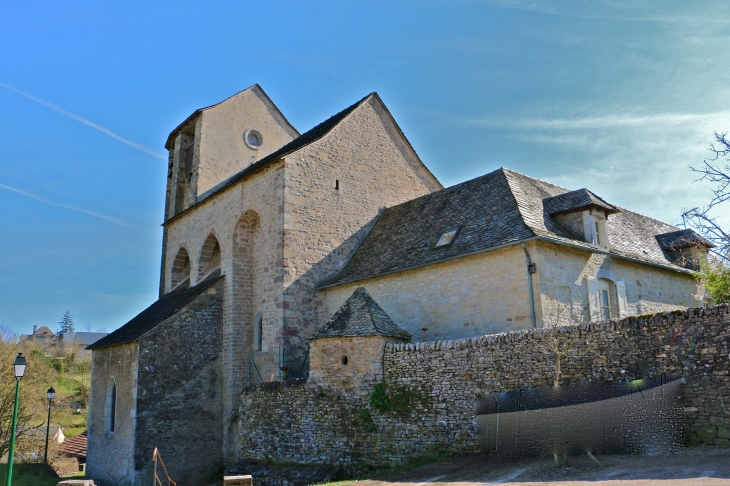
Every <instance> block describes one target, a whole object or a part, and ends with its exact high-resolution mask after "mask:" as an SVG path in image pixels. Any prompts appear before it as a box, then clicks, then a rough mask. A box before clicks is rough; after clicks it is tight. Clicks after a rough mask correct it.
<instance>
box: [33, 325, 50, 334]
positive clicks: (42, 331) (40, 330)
mask: <svg viewBox="0 0 730 486" xmlns="http://www.w3.org/2000/svg"><path fill="white" fill-rule="evenodd" d="M36 334H41V335H42V334H52V335H54V336H55V335H56V333H55V332H53V331H51V330H50V329H49V328H48V326H41V327H39V328H38V329H36V331H35V332H34V333H33V334H32V335H36Z"/></svg>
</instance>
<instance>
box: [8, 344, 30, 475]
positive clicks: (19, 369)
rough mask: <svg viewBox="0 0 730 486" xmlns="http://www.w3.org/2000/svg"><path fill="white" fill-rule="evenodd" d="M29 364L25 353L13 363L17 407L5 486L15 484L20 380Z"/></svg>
mask: <svg viewBox="0 0 730 486" xmlns="http://www.w3.org/2000/svg"><path fill="white" fill-rule="evenodd" d="M26 366H28V362H27V361H26V360H25V358H24V357H23V353H18V356H16V357H15V361H13V374H14V375H15V407H13V426H12V428H11V429H10V451H8V477H7V480H6V481H5V486H11V485H12V482H13V458H14V456H15V432H16V430H15V429H16V428H17V427H18V401H19V399H20V380H22V379H23V375H24V374H25V368H26Z"/></svg>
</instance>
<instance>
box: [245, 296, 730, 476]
mask: <svg viewBox="0 0 730 486" xmlns="http://www.w3.org/2000/svg"><path fill="white" fill-rule="evenodd" d="M551 336H557V339H559V341H560V342H562V343H564V344H569V346H570V351H569V353H568V354H567V355H566V356H565V357H564V358H563V361H562V363H561V364H562V375H561V382H563V383H567V382H579V381H581V380H588V379H590V380H607V381H610V380H619V379H638V378H641V377H646V376H658V375H661V374H664V373H666V374H668V375H670V376H673V377H684V378H685V380H686V385H685V387H684V396H683V400H684V403H685V405H686V407H685V412H686V419H687V428H688V432H689V434H688V435H689V440H690V441H691V442H693V443H696V442H704V443H707V444H714V445H717V446H724V447H727V446H730V440H728V438H727V436H728V434H729V433H730V306H728V305H720V306H716V307H712V308H707V309H705V308H694V309H689V310H686V311H676V312H662V313H658V314H653V315H646V316H640V317H631V318H627V319H623V320H620V321H603V322H591V323H586V324H582V325H579V326H572V327H562V328H558V329H557V330H545V329H540V330H535V331H520V332H512V333H504V334H497V335H487V336H480V337H475V338H470V339H460V340H453V341H436V342H421V343H412V344H386V345H385V348H384V351H383V357H382V359H383V385H384V387H385V390H386V391H387V393H388V394H389V396H390V401H391V404H393V406H392V407H391V409H389V410H385V411H379V410H378V409H377V408H374V407H373V405H372V404H371V401H370V396H369V395H368V393H367V392H362V391H361V389H359V388H355V387H349V388H345V387H342V386H341V385H340V384H339V382H338V381H333V382H330V383H328V384H327V383H325V384H322V383H321V382H320V383H318V384H314V383H308V382H306V381H304V380H298V381H292V382H284V383H282V382H279V383H270V384H264V385H259V386H251V387H247V388H245V389H244V391H243V393H242V394H241V411H242V413H241V417H240V435H239V442H240V456H241V458H245V459H249V460H274V461H281V462H293V463H307V464H340V465H343V466H346V467H351V468H357V467H360V466H361V465H363V464H369V465H382V464H398V463H402V462H404V461H408V460H412V459H416V458H419V457H424V456H428V455H434V454H443V453H466V452H477V451H479V450H480V449H481V447H482V445H481V444H480V442H479V440H478V434H477V431H478V430H477V428H478V426H477V416H476V411H477V403H478V401H479V400H480V399H481V398H483V397H484V396H486V395H488V394H490V393H497V392H502V391H510V390H516V389H520V388H527V387H536V386H543V385H550V384H552V381H553V379H554V371H555V364H556V357H555V355H554V354H553V353H552V352H551V351H550V348H549V346H548V344H547V343H548V339H549V338H550V337H551ZM373 390H374V387H373V386H372V385H371V387H370V393H371V394H372V393H373Z"/></svg>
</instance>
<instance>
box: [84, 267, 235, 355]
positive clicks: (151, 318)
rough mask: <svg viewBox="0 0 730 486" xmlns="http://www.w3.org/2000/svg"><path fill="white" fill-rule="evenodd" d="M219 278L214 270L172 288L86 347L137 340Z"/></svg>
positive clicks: (112, 344) (95, 347)
mask: <svg viewBox="0 0 730 486" xmlns="http://www.w3.org/2000/svg"><path fill="white" fill-rule="evenodd" d="M221 278H223V276H221V274H220V270H216V271H215V272H213V273H211V274H210V275H209V276H208V277H207V278H206V279H205V280H203V281H202V282H200V283H199V284H197V285H196V286H194V287H190V288H187V289H181V290H173V291H172V292H169V293H167V294H165V295H163V296H162V297H160V298H159V300H157V302H155V303H154V304H152V305H151V306H149V307H148V308H146V309H145V310H143V311H142V312H140V313H139V314H138V315H137V316H136V317H135V318H134V319H132V320H131V321H129V322H128V323H126V324H125V325H123V326H122V327H120V328H119V329H117V330H116V331H114V332H112V333H111V334H109V335H108V336H106V337H103V338H101V339H99V340H98V341H96V342H95V343H94V344H92V345H91V346H88V347H87V348H86V349H99V348H103V347H106V346H114V345H116V344H124V343H131V342H134V341H136V340H138V339H139V338H140V337H142V336H143V335H144V334H146V333H147V332H149V331H151V330H152V329H154V328H155V327H157V326H158V325H159V324H162V323H163V322H164V321H165V320H167V319H169V318H170V317H172V316H173V315H175V314H177V313H178V312H179V311H180V310H182V309H183V308H184V307H185V306H186V305H188V304H189V303H191V302H192V301H193V300H195V299H196V298H197V297H198V296H199V295H201V294H202V293H203V292H205V291H206V290H208V288H210V287H211V286H212V285H213V284H215V283H216V282H217V281H218V280H220V279H221Z"/></svg>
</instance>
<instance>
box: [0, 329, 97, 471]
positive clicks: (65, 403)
mask: <svg viewBox="0 0 730 486" xmlns="http://www.w3.org/2000/svg"><path fill="white" fill-rule="evenodd" d="M58 349H59V352H58V353H48V352H44V351H43V350H41V349H38V348H36V347H34V346H33V345H32V344H30V343H27V342H23V343H21V342H19V338H18V335H17V334H15V333H13V332H12V331H11V330H10V329H9V328H7V327H6V326H4V325H2V324H0V456H1V455H4V454H5V453H7V452H8V448H9V445H10V431H11V423H12V415H13V405H14V401H15V383H16V382H15V377H14V376H13V369H12V363H13V360H14V359H15V357H16V356H17V355H18V353H23V356H25V357H26V359H27V360H28V367H27V368H26V373H25V376H24V377H23V379H22V380H21V382H20V402H19V409H18V430H19V432H18V437H17V442H16V461H18V462H21V461H28V462H34V461H42V460H43V450H44V448H45V426H46V421H47V417H48V398H47V395H46V392H47V390H48V389H49V388H50V387H53V388H54V389H55V391H56V396H55V399H54V401H53V402H54V406H53V407H52V409H51V425H60V426H61V427H62V428H63V431H64V434H65V435H66V437H68V438H70V437H74V436H75V435H78V434H80V433H81V432H83V431H84V430H86V404H87V401H88V396H89V380H90V374H91V363H90V360H89V359H79V349H78V347H77V346H74V345H67V346H64V347H59V348H58ZM53 354H59V355H60V356H54V355H53ZM38 427H40V430H41V432H40V433H39V432H38V431H37V430H35V431H33V430H32V429H33V428H38ZM56 455H57V454H56V453H55V452H54V451H50V452H49V456H51V457H53V458H55V457H56Z"/></svg>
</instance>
